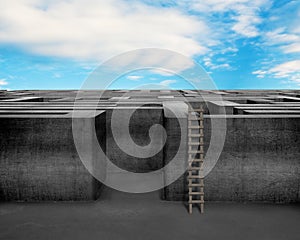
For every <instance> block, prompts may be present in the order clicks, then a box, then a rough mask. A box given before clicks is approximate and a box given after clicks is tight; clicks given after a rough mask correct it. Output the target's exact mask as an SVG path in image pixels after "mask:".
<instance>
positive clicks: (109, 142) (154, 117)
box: [106, 108, 163, 173]
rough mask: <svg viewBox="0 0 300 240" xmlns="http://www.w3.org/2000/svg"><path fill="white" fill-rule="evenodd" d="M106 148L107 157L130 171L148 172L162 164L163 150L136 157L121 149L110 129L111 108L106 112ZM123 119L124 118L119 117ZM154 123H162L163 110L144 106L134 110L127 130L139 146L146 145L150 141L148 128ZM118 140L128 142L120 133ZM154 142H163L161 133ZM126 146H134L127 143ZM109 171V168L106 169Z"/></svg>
mask: <svg viewBox="0 0 300 240" xmlns="http://www.w3.org/2000/svg"><path fill="white" fill-rule="evenodd" d="M114 111H120V112H121V114H122V111H128V110H127V109H126V108H123V109H114ZM106 113H107V114H106V121H107V125H106V131H107V137H106V148H107V157H108V158H109V159H110V160H111V161H112V162H113V163H114V164H116V165H117V166H118V167H120V168H123V169H125V170H127V171H132V172H141V173H142V172H149V171H155V170H157V169H160V168H161V167H162V166H163V150H161V151H160V152H158V153H157V154H156V155H154V156H153V157H149V158H138V157H134V156H131V155H129V154H127V153H126V152H124V151H122V149H120V148H119V146H118V145H117V143H116V141H115V139H114V137H113V135H112V131H111V114H112V111H111V110H107V112H106ZM119 121H124V119H119ZM154 124H160V125H163V112H162V108H149V109H147V108H145V109H138V110H136V111H135V112H134V114H133V115H132V117H131V119H130V125H129V132H130V135H131V138H132V139H133V141H134V142H135V143H136V144H137V145H139V146H146V145H148V144H149V143H150V138H149V129H150V127H151V126H152V125H154ZM119 140H120V141H123V142H124V143H127V142H128V136H126V135H121V138H120V139H119ZM155 142H156V144H160V143H162V142H163V135H162V134H161V136H160V137H159V138H158V139H155ZM127 146H128V147H132V148H133V147H134V146H130V145H129V144H127ZM107 171H108V172H110V169H108V170H107Z"/></svg>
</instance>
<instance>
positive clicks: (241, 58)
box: [0, 0, 300, 90]
mask: <svg viewBox="0 0 300 240" xmlns="http://www.w3.org/2000/svg"><path fill="white" fill-rule="evenodd" d="M299 18H300V1H291V0H278V1H274V0H226V1H225V0H206V1H202V0H197V1H196V0H189V1H188V0H178V1H150V0H144V1H134V0H128V1H124V0H123V1H121V0H105V1H104V0H103V1H100V0H90V1H85V0H60V1H58V0H52V1H47V0H10V1H1V2H0V88H1V89H10V90H15V89H78V88H80V86H81V85H82V83H83V82H84V80H85V79H86V78H87V77H88V76H89V74H90V73H91V72H92V71H93V70H94V69H95V68H96V67H97V66H98V65H100V64H101V63H103V62H105V61H106V60H108V59H110V58H111V57H114V56H117V55H118V54H122V53H124V52H126V51H131V50H135V49H141V48H161V49H169V50H172V51H175V52H178V53H180V54H183V55H185V56H187V57H189V58H191V59H193V60H194V61H195V62H196V63H198V64H200V65H201V66H202V67H203V68H204V69H205V70H206V71H207V72H208V74H209V75H210V76H211V78H212V79H213V80H214V82H215V84H216V87H217V88H218V89H299V88H300V24H299V22H300V21H299ZM149 57H151V60H150V61H158V62H159V61H160V56H157V59H156V58H154V59H153V56H149ZM131 60H132V59H131ZM144 60H145V59H144ZM134 61H140V59H139V58H136V59H134ZM146 62H147V61H146ZM161 64H162V68H165V67H166V66H164V64H165V63H163V62H162V63H161ZM168 64H172V63H168ZM174 64H176V69H177V70H178V74H179V75H180V72H181V71H184V70H186V69H185V67H186V66H185V65H184V64H181V62H176V63H174ZM168 66H169V65H168ZM100 81H101V80H100ZM145 84H156V85H158V86H161V88H173V89H183V88H192V86H191V85H190V84H189V83H187V82H186V81H185V80H184V79H182V78H181V77H179V76H178V75H176V74H166V73H162V72H159V71H143V70H138V71H133V72H131V73H128V74H125V75H123V76H122V77H120V78H119V79H117V80H116V81H115V82H114V83H113V84H112V85H111V86H110V88H119V89H120V88H121V89H131V88H135V87H137V86H142V85H145Z"/></svg>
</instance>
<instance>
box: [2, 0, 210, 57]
mask: <svg viewBox="0 0 300 240" xmlns="http://www.w3.org/2000/svg"><path fill="white" fill-rule="evenodd" d="M0 9H1V11H0V43H1V42H2V43H14V44H18V45H21V46H23V47H24V48H26V49H27V50H29V51H32V52H33V53H37V54H42V55H47V56H58V57H67V58H72V59H79V60H89V59H91V60H101V61H103V60H105V59H107V58H109V57H111V56H113V55H116V54H119V53H122V52H124V51H129V50H133V49H138V48H149V47H151V48H166V49H170V50H174V51H178V52H180V53H182V54H185V55H187V56H193V55H195V54H204V53H205V52H207V50H208V49H207V46H208V45H210V41H211V40H210V39H209V37H208V36H210V34H209V29H208V27H207V26H206V24H205V23H204V22H203V21H201V20H199V19H196V18H194V17H192V16H188V15H187V14H183V13H181V12H180V11H179V10H176V9H166V8H156V7H152V6H148V5H146V4H143V3H141V2H135V3H134V4H129V3H128V2H126V1H122V0H108V1H98V0H90V1H89V2H88V3H87V1H85V0H63V1H58V0H54V1H45V0H10V1H0Z"/></svg>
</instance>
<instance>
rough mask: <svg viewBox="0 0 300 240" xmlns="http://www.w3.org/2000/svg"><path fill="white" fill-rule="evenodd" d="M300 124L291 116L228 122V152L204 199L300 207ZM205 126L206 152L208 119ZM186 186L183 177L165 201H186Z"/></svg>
mask: <svg viewBox="0 0 300 240" xmlns="http://www.w3.org/2000/svg"><path fill="white" fill-rule="evenodd" d="M212 117H213V116H212ZM215 117H217V116H215ZM299 120H300V118H297V117H292V116H282V117H278V116H277V117H274V116H272V117H267V116H266V117H263V116H252V117H246V116H240V117H238V116H231V117H227V136H226V141H225V146H224V149H223V152H222V154H221V157H220V159H219V161H218V163H217V164H216V166H215V168H214V169H213V170H212V171H211V172H210V173H209V175H208V176H207V177H206V178H205V199H206V200H207V201H242V202H243V201H246V202H247V201H267V202H281V203H289V202H300V189H299V186H300V121H299ZM205 126H206V127H205V136H206V137H205V141H206V146H205V148H206V149H207V147H208V146H207V144H208V142H209V137H210V136H209V135H210V124H209V119H206V120H205ZM186 186H187V184H186V178H184V177H182V178H181V179H179V180H178V181H176V182H175V183H174V184H172V185H170V186H168V187H166V188H165V190H164V192H165V195H164V196H165V199H167V200H185V199H186V198H187V188H186Z"/></svg>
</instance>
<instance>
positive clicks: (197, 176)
mask: <svg viewBox="0 0 300 240" xmlns="http://www.w3.org/2000/svg"><path fill="white" fill-rule="evenodd" d="M188 178H189V179H203V178H204V177H203V176H199V175H192V176H188Z"/></svg>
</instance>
